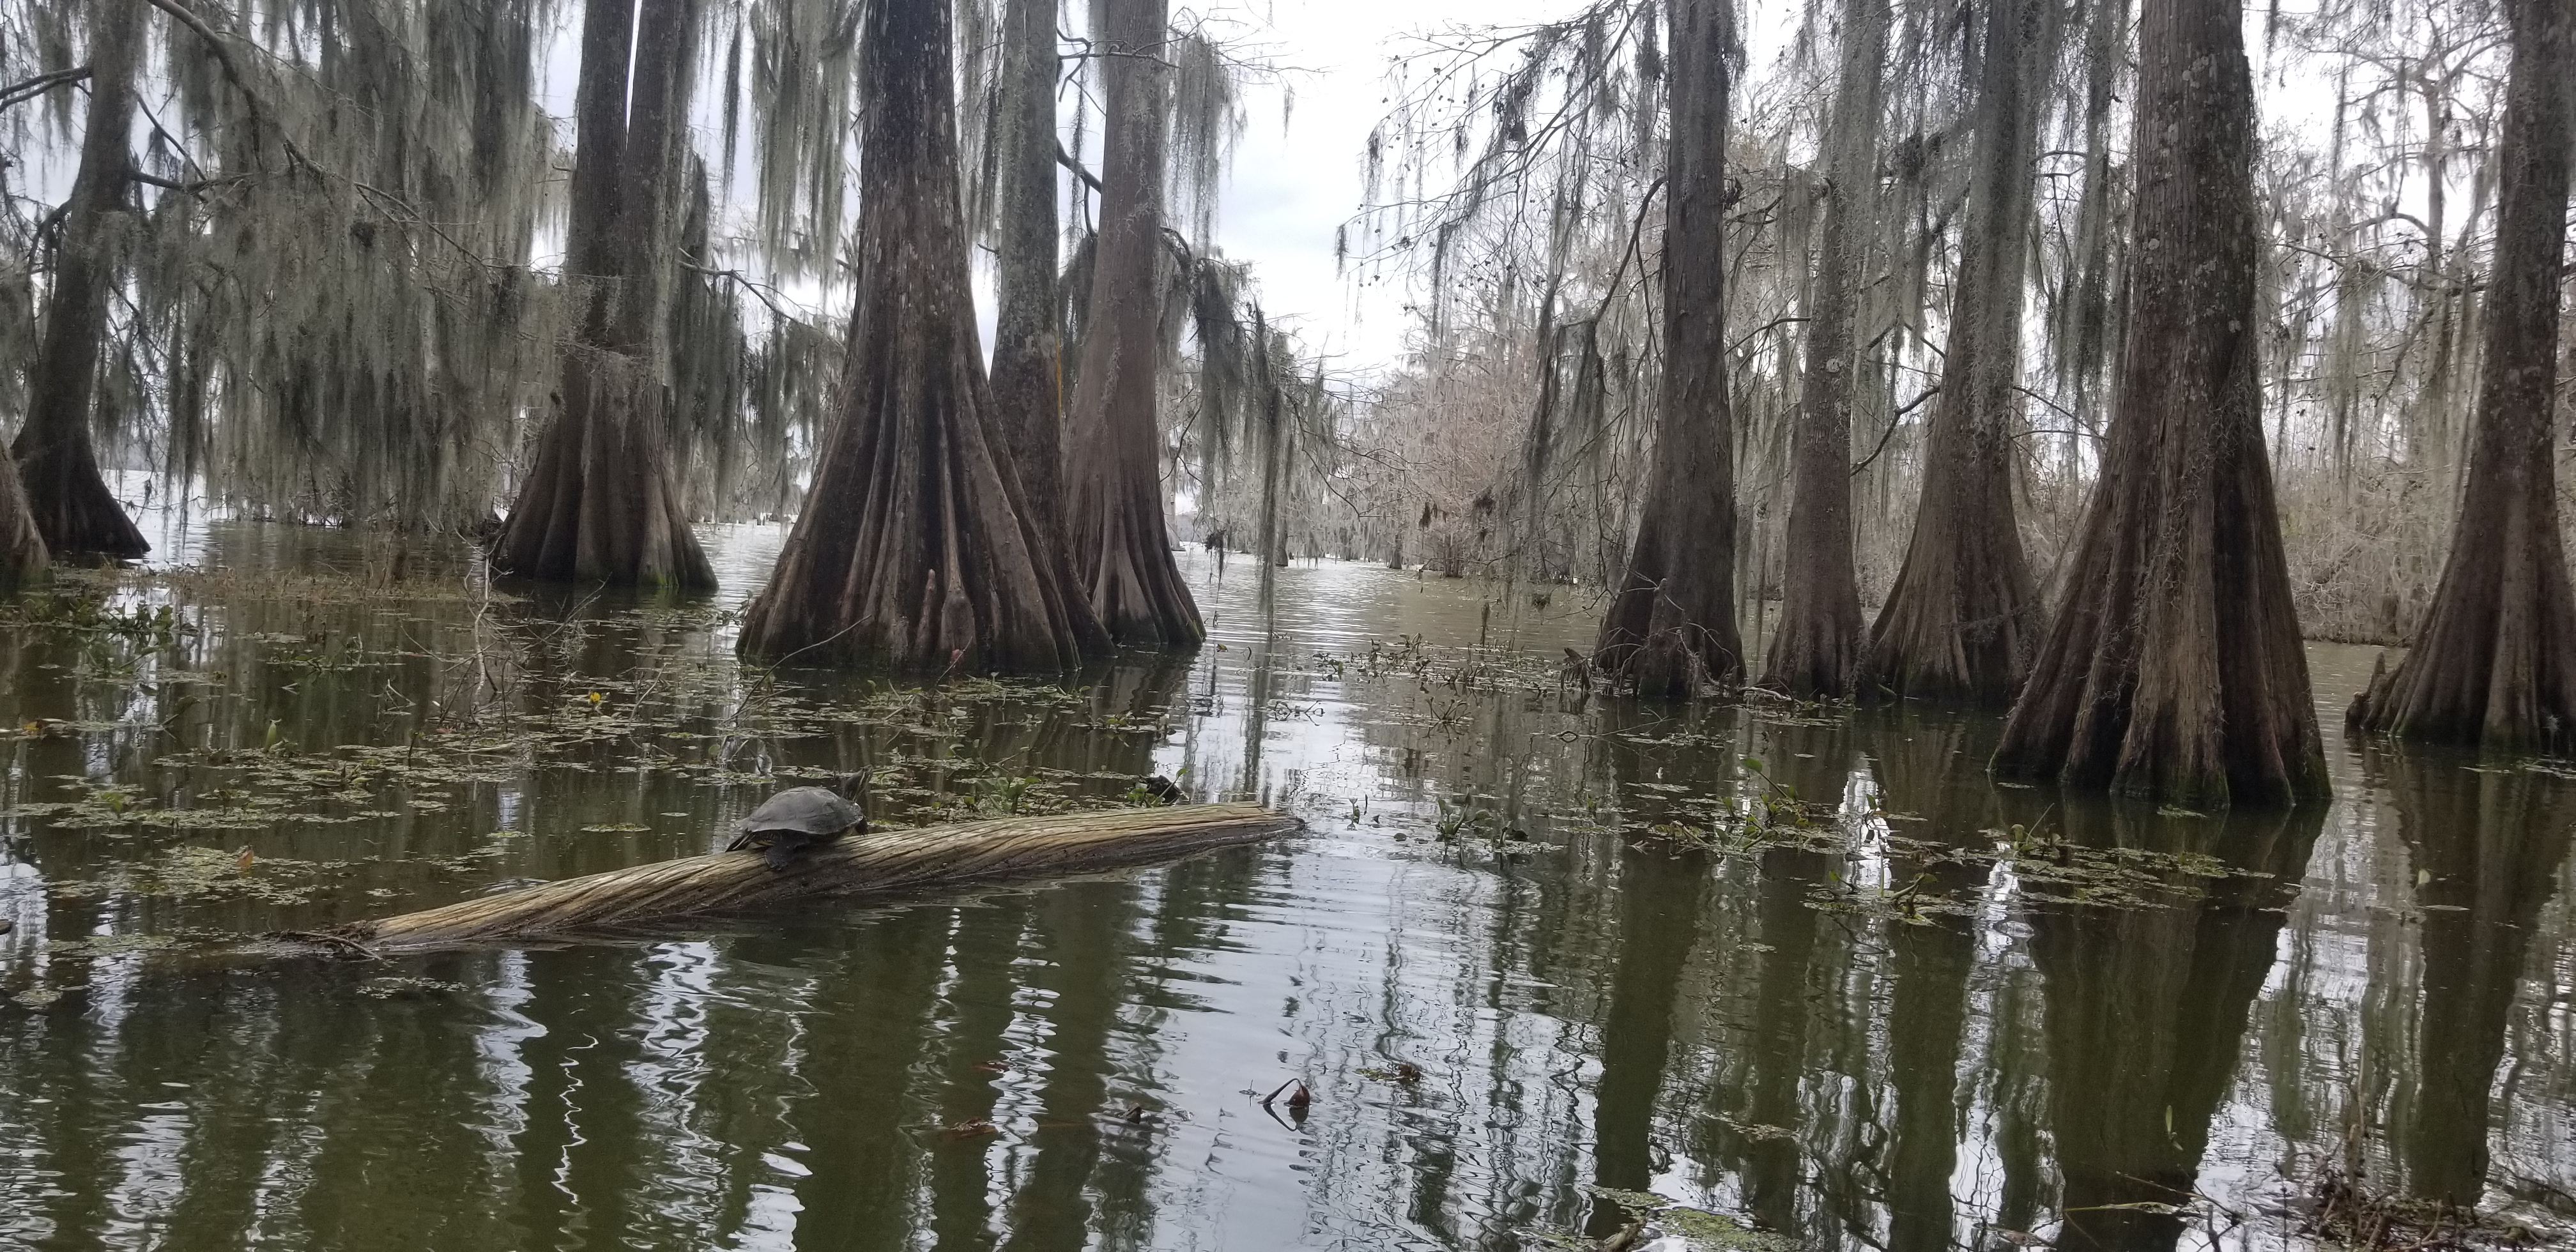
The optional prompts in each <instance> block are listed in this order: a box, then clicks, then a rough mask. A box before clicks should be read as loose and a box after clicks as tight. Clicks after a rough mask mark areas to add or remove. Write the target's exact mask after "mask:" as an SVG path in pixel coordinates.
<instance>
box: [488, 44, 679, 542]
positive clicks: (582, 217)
mask: <svg viewBox="0 0 2576 1252" xmlns="http://www.w3.org/2000/svg"><path fill="white" fill-rule="evenodd" d="M698 8H699V0H643V12H642V16H641V20H640V21H639V20H638V18H637V14H636V8H635V0H589V3H588V4H587V5H586V6H585V8H584V11H583V15H582V45H581V80H580V82H579V84H578V85H577V86H576V88H575V96H574V106H573V107H574V112H575V115H576V117H577V119H578V125H579V126H580V134H579V143H580V146H579V147H578V148H577V149H576V150H575V152H574V156H573V178H572V212H571V222H570V224H569V226H568V228H567V231H566V235H567V238H566V241H565V242H566V249H567V252H568V257H567V259H568V261H569V268H570V270H571V271H572V273H573V274H574V275H575V276H577V279H578V280H580V281H584V282H587V283H588V284H589V289H588V290H587V292H586V293H585V296H586V300H587V303H586V306H585V308H584V309H583V313H582V318H581V322H580V325H579V328H578V330H577V332H576V338H575V342H574V344H573V346H572V347H571V349H570V350H569V351H567V352H566V353H565V355H564V376H563V386H562V388H561V390H560V391H559V392H558V393H557V397H556V398H557V401H558V403H559V404H560V406H561V407H560V410H559V411H558V412H557V413H556V415H555V418H554V421H553V422H552V423H551V424H550V425H548V427H547V428H546V433H545V434H544V436H543V437H542V439H541V441H540V443H539V444H538V448H537V455H536V461H535V464H534V465H533V467H532V468H531V469H530V471H529V474H528V477H527V481H526V482H525V483H524V484H523V485H522V486H521V488H520V491H519V499H518V503H517V504H516V505H515V506H514V507H513V508H512V509H511V510H510V517H509V521H508V522H507V523H506V524H504V526H503V527H502V530H501V534H500V537H499V539H498V540H497V541H495V542H494V544H493V547H492V559H493V562H494V563H495V564H496V565H498V566H499V567H500V568H502V569H504V570H507V571H508V572H510V573H513V574H518V575H522V576H524V577H529V578H539V579H547V580H554V581H567V582H606V583H614V584H620V585H643V586H669V587H682V588H691V589H711V588H713V587H714V586H715V570H714V567H713V566H711V565H710V564H708V562H707V556H706V552H705V550H704V549H703V548H701V547H700V546H699V545H698V539H697V535H696V534H695V533H694V532H692V531H691V530H690V529H689V517H688V511H687V509H686V508H685V507H684V505H683V503H682V501H681V499H680V493H679V488H678V486H677V484H676V482H675V481H674V479H673V477H672V474H671V466H670V453H669V450H668V448H667V446H666V445H665V442H664V440H665V428H666V426H667V421H666V411H667V404H668V396H669V391H670V388H669V380H668V378H667V377H665V375H666V374H667V373H668V372H669V371H668V361H669V352H668V344H667V342H666V339H667V334H668V332H667V330H666V329H665V328H666V326H667V323H668V320H669V319H668V318H667V317H666V316H665V314H666V312H667V311H668V306H669V298H670V290H671V281H670V271H671V270H672V269H673V268H674V267H675V266H676V265H677V263H678V254H677V249H676V242H677V241H676V236H677V231H676V229H675V220H674V219H675V214H674V209H675V207H676V205H677V203H678V197H679V188H680V176H681V171H683V170H684V169H685V168H686V167H687V160H686V157H687V154H688V139H687V135H688V131H687V122H688V106H689V87H690V83H691V79H692V75H693V74H694V73H695V70H696V62H697V55H696V52H697V32H698V24H699V12H698ZM630 61H631V63H632V73H631V75H630V72H629V63H630ZM630 97H631V102H630Z"/></svg>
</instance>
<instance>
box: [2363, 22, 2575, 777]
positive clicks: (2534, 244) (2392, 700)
mask: <svg viewBox="0 0 2576 1252" xmlns="http://www.w3.org/2000/svg"><path fill="white" fill-rule="evenodd" d="M2505 14H2506V19H2507V21H2508V23H2509V24H2510V27H2511V41H2512V47H2513V64H2512V68H2511V70H2510V72H2509V77H2508V79H2507V82H2506V88H2505V115H2504V141H2503V147H2502V149H2501V156H2500V158H2499V160H2500V163H2501V165H2502V170H2501V171H2500V173H2501V180H2500V181H2501V184H2502V186H2501V191H2500V193H2499V197H2498V201H2497V206H2496V207H2497V220H2496V244H2495V269H2494V273H2493V275H2492V276H2491V278H2490V281H2489V284H2488V287H2487V306H2486V318H2485V321H2486V345H2485V348H2486V350H2485V354H2484V356H2483V359H2482V364H2481V366H2480V370H2481V373H2480V377H2479V379H2478V408H2477V417H2476V424H2475V427H2474V432H2475V433H2474V435H2473V436H2472V439H2473V442H2472V445H2471V448H2470V452H2469V469H2468V482H2467V487H2466V490H2464V491H2463V492H2462V493H2461V502H2460V520H2459V524H2458V525H2457V526H2456V527H2454V528H2453V530H2452V532H2451V554H2450V559H2449V560H2448V561H2447V562H2446V563H2445V564H2444V565H2443V567H2442V581H2441V583H2440V584H2439V587H2438V589H2437V590H2436V591H2435V592H2434V595H2433V604H2432V608H2431V610H2430V611H2429V612H2428V613H2427V614H2426V615H2425V618H2424V624H2423V625H2422V627H2421V628H2419V629H2418V631H2417V632H2416V636H2415V640H2414V644H2413V646H2412V647H2410V648H2409V649H2408V650H2407V653H2406V656H2405V659H2404V660H2402V661H2399V662H2398V664H2397V668H2396V669H2395V671H2393V672H2389V671H2384V670H2383V671H2382V672H2381V673H2380V674H2377V675H2374V676H2373V678H2372V680H2371V684H2370V686H2369V688H2368V689H2367V690H2365V691H2363V693H2362V694H2361V696H2360V697H2359V698H2357V699H2355V700H2354V701H2353V704H2352V710H2351V713H2350V715H2349V717H2348V719H2347V720H2348V722H2349V724H2350V725H2351V726H2352V727H2353V728H2354V729H2356V730H2375V731H2387V732H2391V733H2395V734H2399V735H2404V736H2407V737H2410V738H2417V739H2433V740H2446V741H2450V742H2454V743H2467V744H2479V745H2483V746H2485V747H2487V748H2491V749H2498V750H2503V751H2530V750H2533V749H2536V748H2541V747H2546V746H2552V745H2558V744H2564V743H2566V742H2567V740H2568V738H2569V736H2570V734H2571V731H2576V597H2571V594H2570V588H2569V583H2568V573H2567V554H2566V552H2565V550H2564V548H2563V546H2562V541H2561V539H2560V535H2559V529H2558V485H2557V481H2556V479H2557V474H2556V468H2555V457H2554V455H2553V453H2554V451H2555V449H2554V448H2553V447H2552V446H2551V444H2552V434H2553V431H2552V421H2551V418H2552V410H2553V406H2554V403H2555V394H2556V388H2557V372H2558V371H2557V365H2558V362H2557V357H2556V355H2555V353H2554V349H2555V347H2556V346H2557V342H2558V314H2559V298H2560V290H2559V286H2560V284H2559V270H2560V260H2561V256H2562V251H2563V249H2564V247H2565V244H2566V238H2567V192H2568V152H2569V144H2570V137H2569V134H2568V127H2569V124H2570V123H2569V121H2568V116H2569V109H2570V107H2571V105H2570V96H2571V94H2576V86H2571V85H2570V81H2569V74H2568V70H2567V67H2568V65H2569V64H2570V63H2571V62H2576V32H2571V27H2576V8H2571V6H2570V4H2569V3H2568V0H2509V2H2508V3H2507V4H2506V5H2505Z"/></svg>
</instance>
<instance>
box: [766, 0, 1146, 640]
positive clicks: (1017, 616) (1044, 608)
mask: <svg viewBox="0 0 2576 1252" xmlns="http://www.w3.org/2000/svg"><path fill="white" fill-rule="evenodd" d="M859 46H860V49H861V56H862V57H863V58H865V64H864V65H863V67H862V70H861V73H860V76H859V81H860V83H861V91H862V93H863V94H862V100H861V109H860V117H861V118H862V119H864V120H863V122H862V133H861V138H860V143H861V147H860V152H861V153H862V158H861V161H860V166H859V175H860V182H859V233H858V248H857V258H856V259H857V262H858V274H859V281H858V306H857V308H856V309H854V310H853V311H852V312H851V315H850V331H849V348H848V352H847V355H846V362H847V364H846V366H845V369H846V372H845V374H844V375H843V379H842V383H841V395H840V400H839V404H840V413H839V415H838V418H837V420H836V422H835V424H834V427H833V430H832V432H831V434H830V436H829V437H828V438H827V440H826V442H825V444H824V446H823V449H822V456H821V460H820V463H819V464H818V465H817V467H816V469H815V473H814V483H813V486H812V488H811V489H810V490H809V491H808V492H807V493H806V498H805V507H804V509H803V510H802V511H801V512H799V513H798V514H797V517H796V526H795V529H794V530H792V531H791V532H790V533H789V534H788V537H787V545H786V547H785V548H784V549H783V550H782V551H781V552H780V553H779V556H778V564H777V567H776V569H775V570H774V571H773V572H772V573H771V575H770V580H769V585H768V587H767V588H765V589H763V590H762V591H761V593H760V595H759V597H758V598H756V599H755V600H753V601H752V604H751V609H750V612H749V614H748V615H747V616H746V617H745V619H744V621H743V629H742V649H743V651H744V652H746V653H750V654H753V655H759V656H766V657H770V658H773V659H777V660H781V661H791V660H792V661H797V662H801V663H805V664H823V663H831V662H856V663H867V664H883V665H890V666H895V667H914V668H941V667H952V666H953V667H959V668H965V669H970V670H987V669H1014V670H1054V669H1064V668H1069V667H1071V666H1072V665H1074V664H1076V663H1078V662H1079V661H1080V660H1081V658H1082V654H1083V649H1084V648H1085V647H1086V646H1091V647H1095V648H1103V649H1105V640H1103V639H1101V638H1100V635H1099V628H1098V626H1097V625H1096V623H1094V621H1093V620H1092V619H1091V618H1090V617H1089V616H1088V614H1086V613H1085V612H1083V610H1082V608H1081V606H1080V605H1079V603H1078V602H1076V601H1074V600H1073V598H1072V597H1070V596H1069V595H1068V594H1067V592H1066V589H1065V588H1064V587H1063V586H1062V585H1061V583H1060V582H1059V579H1058V575H1057V571H1056V566H1055V563H1054V562H1052V561H1050V560H1048V559H1046V556H1045V552H1046V549H1045V547H1044V544H1045V539H1044V538H1043V537H1042V536H1041V535H1040V534H1039V533H1038V532H1037V529H1036V527H1035V526H1033V525H1032V524H1030V522H1029V520H1028V518H1027V516H1026V514H1025V513H1024V511H1023V508H1022V500H1021V495H1020V484H1019V479H1018V476H1017V475H1016V474H1015V473H1013V472H1012V470H1011V464H1010V458H1009V455H1008V454H1007V452H1006V451H1005V450H1004V445H1003V441H1002V437H1001V433H1000V430H999V424H998V423H997V422H995V421H994V420H993V416H992V413H993V396H992V391H991V389H990V387H989V385H988V384H987V382H986V380H985V376H984V368H983V360H982V356H983V354H982V351H981V348H980V345H978V344H977V342H976V335H975V312H974V307H973V304H972V299H971V295H970V292H969V288H968V278H967V263H966V221H965V213H964V210H963V208H962V206H961V205H960V204H959V202H958V144H957V101H956V96H955V85H954V81H953V79H952V74H953V69H952V66H953V64H954V63H953V61H952V56H953V51H952V48H951V33H950V16H949V4H948V0H874V2H873V3H871V4H869V5H868V6H867V9H866V17H865V20H864V24H863V29H862V30H861V32H860V42H859ZM1159 516H1160V515H1159V513H1158V514H1157V518H1158V519H1159Z"/></svg>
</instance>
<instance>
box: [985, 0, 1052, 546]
mask: <svg viewBox="0 0 2576 1252" xmlns="http://www.w3.org/2000/svg"><path fill="white" fill-rule="evenodd" d="M1055 18H1056V5H1055V0H1004V4H1003V9H1002V65H1001V74H1002V82H1001V90H1000V92H999V96H1000V109H999V114H1000V116H999V117H998V118H997V119H996V130H997V131H998V132H999V135H1000V138H999V141H998V146H999V147H1000V149H1001V151H1000V159H1001V171H1000V173H1001V179H1000V181H1001V188H1000V192H1001V195H1000V212H999V220H998V221H997V222H995V224H994V236H995V238H994V254H995V259H996V263H997V268H998V269H999V271H1000V275H999V278H1000V281H999V283H998V284H997V290H996V293H995V294H996V296H997V297H998V299H997V301H996V303H997V305H998V308H997V315H996V318H995V323H994V328H993V404H994V414H995V416H996V417H997V418H998V419H999V420H1000V423H1001V426H1002V429H1003V432H1004V434H1005V435H1006V437H1007V438H1008V441H1009V446H1010V450H1011V460H1012V462H1013V465H1014V467H1015V468H1017V469H1018V470H1019V474H1020V487H1021V489H1022V491H1023V492H1024V494H1025V495H1026V497H1027V501H1028V510H1029V520H1030V521H1032V522H1035V523H1036V524H1037V526H1038V530H1039V533H1040V534H1041V535H1044V536H1047V537H1049V538H1050V539H1055V540H1058V541H1060V540H1061V538H1062V534H1063V532H1062V530H1061V529H1060V525H1061V523H1060V520H1059V519H1060V518H1062V516H1063V514H1064V508H1063V504H1062V500H1061V495H1062V487H1061V482H1062V477H1063V473H1064V466H1063V461H1064V420H1063V415H1064V375H1065V371H1064V334H1063V324H1064V294H1063V291H1062V289H1061V284H1060V283H1059V282H1058V280H1057V277H1056V235H1057V231H1056V216H1055V207H1056V186H1057V183H1056V142H1057V141H1056V133H1055V76H1056V32H1055ZM1059 546H1061V545H1060V542H1059Z"/></svg>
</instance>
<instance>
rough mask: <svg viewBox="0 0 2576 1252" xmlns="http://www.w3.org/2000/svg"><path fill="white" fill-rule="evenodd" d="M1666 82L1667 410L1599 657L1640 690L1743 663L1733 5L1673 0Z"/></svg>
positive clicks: (1681, 691) (1685, 689)
mask: <svg viewBox="0 0 2576 1252" xmlns="http://www.w3.org/2000/svg"><path fill="white" fill-rule="evenodd" d="M1670 13H1671V17H1670V21H1671V39H1670V43H1671V47H1672V55H1671V57H1670V58H1669V60H1668V63H1667V66H1666V70H1665V76H1664V90H1665V92H1666V93H1667V95H1668V96H1669V98H1670V101H1671V104H1670V109H1669V111H1670V114H1671V119H1670V126H1671V135H1670V138H1669V139H1668V141H1667V142H1668V145H1669V146H1668V154H1667V156H1666V158H1665V189H1664V258H1663V262H1664V263H1663V280H1662V281H1663V305H1664V309H1663V320H1664V370H1663V395H1662V411H1661V413H1660V414H1659V415H1658V416H1657V418H1656V421H1655V459H1654V465H1653V468H1652V469H1651V470H1650V471H1649V474H1650V475H1651V477H1650V478H1649V480H1648V484H1647V489H1646V503H1645V507H1644V508H1643V509H1642V510H1641V511H1640V513H1639V515H1638V520H1637V538H1636V541H1635V543H1634V544H1633V545H1632V546H1631V547H1630V548H1629V550H1628V569H1627V573H1626V574H1625V575H1624V576H1623V577H1622V579H1621V581H1620V586H1619V589H1618V591H1617V592H1616V593H1615V594H1614V595H1613V596H1612V597H1611V599H1610V607H1609V609H1608V610H1607V611H1606V612H1604V613H1603V615H1602V618H1601V634H1600V637H1599V642H1598V643H1597V644H1596V646H1595V649H1594V661H1595V663H1596V664H1598V665H1599V666H1600V667H1601V669H1602V670H1603V671H1605V672H1607V673H1610V674H1613V675H1617V676H1619V677H1622V678H1625V679H1626V680H1627V681H1629V682H1630V683H1632V684H1634V686H1635V687H1636V689H1637V690H1638V691H1639V692H1640V693H1641V694H1652V695H1660V696H1666V697H1671V698H1682V697H1687V696H1689V695H1690V694H1692V692H1694V691H1695V690H1696V689H1697V688H1698V686H1699V684H1700V682H1701V680H1702V679H1704V678H1705V679H1712V680H1715V681H1718V682H1732V681H1734V680H1735V679H1736V678H1737V677H1739V676H1740V675H1741V674H1742V673H1743V672H1744V644H1743V641H1742V638H1741V637H1740V636H1739V635H1738V634H1737V632H1736V627H1735V464H1734V460H1733V450H1734V443H1735V438H1734V430H1733V423H1732V421H1731V420H1730V417H1729V414H1728V411H1727V402H1726V362H1725V354H1726V326H1725V312H1726V300H1725V297H1726V271H1725V269H1724V267H1723V266H1722V265H1721V264H1720V259H1719V252H1720V250H1721V249H1720V247H1719V243H1720V240H1721V238H1722V233H1723V231H1724V230H1725V226H1726V201H1727V194H1726V170H1725V159H1726V126H1727V99H1726V96H1727V70H1726V59H1725V54H1726V45H1727V42H1728V38H1729V33H1728V24H1729V21H1730V17H1729V13H1728V7H1727V4H1726V0H1672V5H1671V10H1670Z"/></svg>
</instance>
